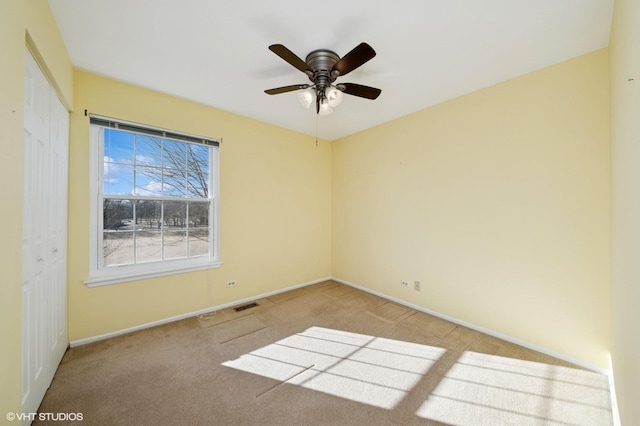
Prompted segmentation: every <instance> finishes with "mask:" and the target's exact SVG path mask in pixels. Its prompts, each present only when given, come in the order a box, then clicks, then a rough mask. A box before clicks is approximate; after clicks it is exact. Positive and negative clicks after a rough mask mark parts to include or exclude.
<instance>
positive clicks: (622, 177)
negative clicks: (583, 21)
mask: <svg viewBox="0 0 640 426" xmlns="http://www.w3.org/2000/svg"><path fill="white" fill-rule="evenodd" d="M639 28H640V3H639V2H638V1H636V0H616V2H615V9H614V18H613V29H612V33H611V43H610V56H611V61H610V63H611V142H612V160H613V162H612V164H613V264H612V266H613V282H612V302H613V303H612V339H611V340H612V344H611V355H612V362H613V370H614V373H615V382H616V393H617V397H618V405H619V411H620V418H621V420H622V424H623V425H637V424H640V406H639V405H638V400H639V398H640V367H638V354H640V331H639V330H638V326H639V325H640V258H639V254H640V29H639ZM630 78H633V79H634V80H633V81H629V79H630Z"/></svg>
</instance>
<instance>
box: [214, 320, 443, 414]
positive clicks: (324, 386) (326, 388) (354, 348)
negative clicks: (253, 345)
mask: <svg viewBox="0 0 640 426" xmlns="http://www.w3.org/2000/svg"><path fill="white" fill-rule="evenodd" d="M444 352H446V350H445V349H442V348H436V347H432V346H426V345H420V344H416V343H408V342H402V341H399V340H392V339H385V338H381V337H375V336H367V335H363V334H356V333H350V332H346V331H340V330H333V329H328V328H322V327H311V328H309V329H307V330H305V331H304V332H302V333H297V334H294V335H291V336H289V337H286V338H285V339H282V340H280V341H278V342H276V343H273V344H271V345H268V346H265V347H263V348H260V349H257V350H255V351H253V352H251V353H248V354H244V355H242V356H241V357H239V358H237V359H235V360H231V361H227V362H224V363H223V364H222V365H224V366H226V367H231V368H235V369H238V370H242V371H246V372H248V373H253V374H258V375H261V376H264V377H269V378H272V379H275V380H279V381H281V382H282V383H283V384H284V383H287V384H292V385H298V386H301V387H304V388H306V389H312V390H316V391H319V392H323V393H327V394H330V395H334V396H338V397H342V398H346V399H350V400H353V401H357V402H361V403H364V404H369V405H373V406H377V407H381V408H387V409H391V408H393V407H395V406H396V405H397V404H398V403H399V402H400V401H401V400H402V399H403V398H404V397H405V396H406V394H407V393H408V392H409V391H410V390H411V389H412V388H413V387H414V386H415V385H416V384H417V383H418V381H419V380H420V379H421V378H422V377H423V376H424V375H425V374H426V372H427V371H428V370H429V368H430V367H431V366H432V365H433V364H435V363H436V361H437V360H438V359H439V358H440V357H441V356H442V354H443V353H444ZM261 394H264V392H261Z"/></svg>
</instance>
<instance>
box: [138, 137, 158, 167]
mask: <svg viewBox="0 0 640 426" xmlns="http://www.w3.org/2000/svg"><path fill="white" fill-rule="evenodd" d="M136 165H139V166H156V167H161V166H162V139H161V138H158V137H153V136H148V135H137V136H136Z"/></svg>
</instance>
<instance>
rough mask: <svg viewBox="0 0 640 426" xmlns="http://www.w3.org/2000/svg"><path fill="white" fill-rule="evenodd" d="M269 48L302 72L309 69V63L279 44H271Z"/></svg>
mask: <svg viewBox="0 0 640 426" xmlns="http://www.w3.org/2000/svg"><path fill="white" fill-rule="evenodd" d="M269 50H271V51H272V52H273V53H275V54H276V55H278V56H280V57H281V58H282V59H284V60H285V61H287V62H288V63H290V64H291V65H293V66H294V67H296V68H297V69H299V70H300V71H302V72H305V71H311V70H310V68H309V65H307V63H306V62H305V61H303V60H302V59H300V58H299V57H298V56H297V55H296V54H295V53H293V52H292V51H290V50H289V49H287V48H286V47H284V46H283V45H281V44H272V45H271V46H269Z"/></svg>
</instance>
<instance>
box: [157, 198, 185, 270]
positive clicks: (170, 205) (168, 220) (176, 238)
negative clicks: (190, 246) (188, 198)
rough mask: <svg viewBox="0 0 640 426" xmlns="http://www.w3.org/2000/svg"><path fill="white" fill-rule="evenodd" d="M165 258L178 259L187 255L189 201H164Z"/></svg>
mask: <svg viewBox="0 0 640 426" xmlns="http://www.w3.org/2000/svg"><path fill="white" fill-rule="evenodd" d="M163 229H164V258H165V259H178V258H183V257H186V256H187V203H183V202H179V201H167V202H165V203H164V224H163Z"/></svg>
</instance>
